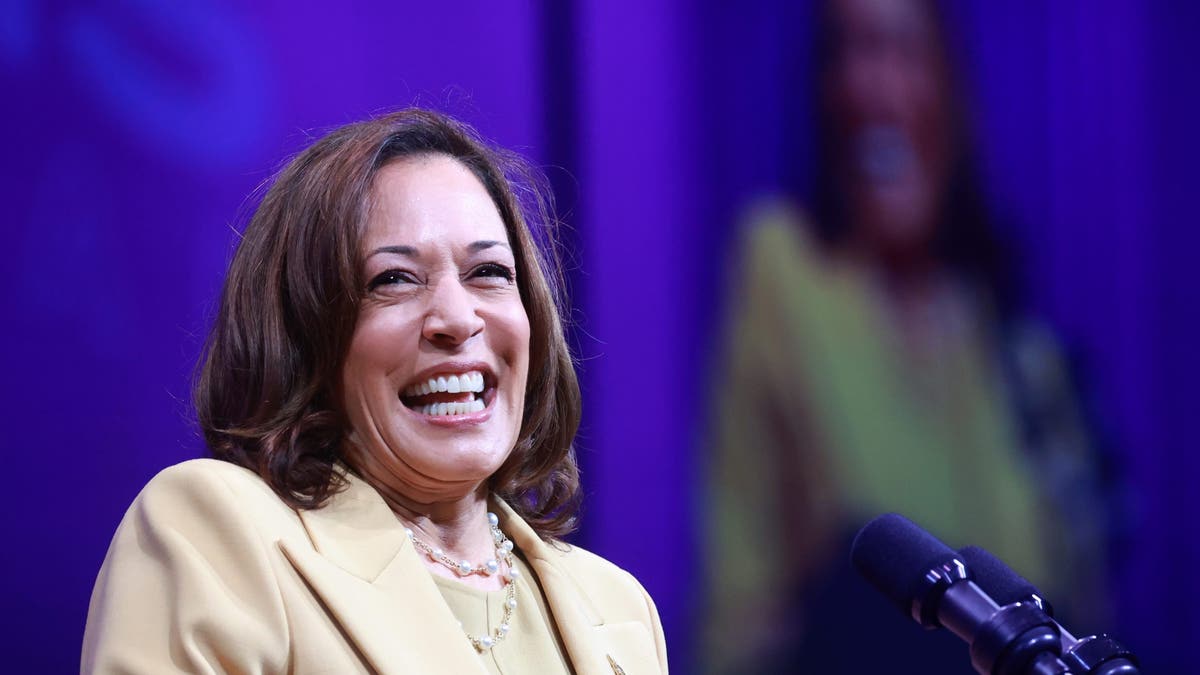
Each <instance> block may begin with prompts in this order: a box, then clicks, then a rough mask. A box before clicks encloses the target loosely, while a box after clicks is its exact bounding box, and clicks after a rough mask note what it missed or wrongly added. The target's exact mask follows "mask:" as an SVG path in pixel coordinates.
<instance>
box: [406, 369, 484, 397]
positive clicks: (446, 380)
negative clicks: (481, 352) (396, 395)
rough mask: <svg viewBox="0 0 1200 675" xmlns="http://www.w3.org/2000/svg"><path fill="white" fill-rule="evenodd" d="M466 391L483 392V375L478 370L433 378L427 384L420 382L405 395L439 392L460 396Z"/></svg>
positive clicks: (408, 389) (408, 388) (423, 394)
mask: <svg viewBox="0 0 1200 675" xmlns="http://www.w3.org/2000/svg"><path fill="white" fill-rule="evenodd" d="M464 391H466V392H472V393H476V394H477V393H479V392H481V391H483V373H481V372H479V371H478V370H472V371H470V372H467V373H462V374H461V375H443V376H441V377H432V378H429V379H428V380H426V381H425V382H418V383H417V384H414V385H411V386H409V387H407V388H405V390H404V395H405V396H425V395H426V394H436V393H439V392H448V393H451V394H458V393H462V392H464Z"/></svg>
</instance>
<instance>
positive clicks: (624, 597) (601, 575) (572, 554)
mask: <svg viewBox="0 0 1200 675" xmlns="http://www.w3.org/2000/svg"><path fill="white" fill-rule="evenodd" d="M548 546H550V547H551V548H553V549H555V550H556V551H557V552H558V565H559V568H560V569H562V570H563V571H565V572H566V573H567V574H568V575H570V576H571V578H572V579H574V580H575V582H576V584H578V585H579V586H580V587H581V589H583V590H584V591H585V592H586V593H587V594H588V595H589V596H590V597H591V599H592V601H593V602H595V603H596V604H597V605H598V606H604V605H607V606H609V609H610V610H611V609H618V608H620V609H623V610H627V609H628V608H636V609H637V610H639V611H638V612H637V613H641V612H640V610H643V609H645V608H646V607H647V605H649V606H650V607H653V603H652V602H651V601H650V594H649V593H647V592H646V589H645V588H644V587H643V586H642V584H641V582H640V581H638V580H637V578H636V577H634V576H633V574H631V573H630V572H629V571H627V570H625V569H624V568H622V567H620V566H618V565H616V564H615V563H613V562H611V561H609V560H607V559H606V558H603V557H601V556H599V555H596V554H595V553H592V552H591V551H589V550H587V549H585V548H582V547H579V546H575V545H568V544H561V543H559V544H548ZM614 605H615V606H616V607H614ZM618 613H625V612H624V611H621V612H618Z"/></svg>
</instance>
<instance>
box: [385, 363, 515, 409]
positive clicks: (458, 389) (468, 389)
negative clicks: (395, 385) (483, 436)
mask: <svg viewBox="0 0 1200 675" xmlns="http://www.w3.org/2000/svg"><path fill="white" fill-rule="evenodd" d="M495 392H496V382H495V377H494V376H491V375H490V374H485V373H483V372H482V371H479V370H470V371H467V372H463V373H439V374H437V375H434V376H431V377H428V378H422V379H421V380H419V381H417V382H414V383H412V384H409V385H408V386H407V387H405V388H404V391H403V392H401V393H400V402H401V403H403V404H404V406H405V407H407V408H408V409H409V410H412V411H414V412H417V413H420V414H422V415H428V416H430V417H451V416H458V415H472V414H474V413H478V412H482V411H483V409H484V408H486V407H487V406H488V404H490V403H491V402H492V399H493V398H495Z"/></svg>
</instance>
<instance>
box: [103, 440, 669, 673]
mask: <svg viewBox="0 0 1200 675" xmlns="http://www.w3.org/2000/svg"><path fill="white" fill-rule="evenodd" d="M349 481H350V485H349V487H348V488H347V489H346V490H345V491H343V492H341V493H339V494H338V495H336V496H335V497H333V498H332V500H331V501H330V502H329V503H328V504H327V505H326V506H324V507H323V508H321V509H318V510H313V511H296V510H294V509H292V508H290V507H288V506H287V505H286V504H284V503H283V502H282V501H280V500H279V499H278V498H277V497H276V496H275V495H274V493H272V492H271V490H270V488H268V487H267V485H266V484H265V483H264V482H263V481H262V480H260V479H259V478H258V477H257V476H255V475H254V474H253V473H251V472H250V471H247V470H246V469H243V468H241V467H237V466H234V465H232V464H228V463H226V462H219V461H216V460H204V459H202V460H193V461H190V462H184V463H183V464H180V465H177V466H174V467H171V468H169V469H167V470H165V471H163V472H162V473H160V474H159V475H158V476H157V477H155V478H154V479H153V480H152V481H151V482H150V483H149V485H147V486H146V488H145V489H144V490H143V491H142V493H141V494H140V495H138V497H137V499H136V500H135V501H134V503H133V505H132V506H131V507H130V508H129V511H128V512H127V513H126V514H125V518H124V520H123V521H122V522H121V525H120V527H119V528H118V529H117V533H116V536H115V537H114V538H113V542H112V545H111V547H110V548H109V551H108V556H107V557H106V558H105V560H104V566H103V567H102V568H101V570H100V575H99V578H98V579H97V580H96V588H95V590H94V592H93V594H92V602H91V606H90V608H89V610H88V620H87V628H86V629H85V632H84V639H83V658H82V664H81V671H82V672H84V673H176V672H190V673H295V674H297V675H301V674H305V673H362V672H379V673H454V674H456V675H458V674H466V675H473V674H483V673H485V672H486V671H485V669H484V667H483V665H482V663H481V662H480V659H479V656H478V655H477V654H476V652H475V650H474V648H473V647H472V646H471V645H470V643H469V642H468V641H467V639H466V637H465V636H464V635H463V633H462V629H461V628H460V627H459V625H458V622H457V620H456V619H455V618H454V616H453V615H452V614H451V613H450V610H449V608H448V607H447V606H446V603H445V601H444V600H443V599H442V597H441V595H440V593H439V592H438V590H437V588H436V586H435V585H434V582H433V580H432V578H431V577H430V575H429V572H428V571H427V570H426V569H425V567H424V565H423V564H422V562H421V560H420V559H419V558H418V555H417V552H416V550H415V549H414V547H413V546H412V544H411V543H410V542H409V540H408V538H407V537H406V536H405V534H404V530H403V527H402V526H401V525H400V523H399V521H397V520H396V518H395V516H394V515H393V514H392V512H391V510H390V509H389V508H388V506H387V505H386V504H385V503H384V501H383V499H382V498H381V497H380V496H379V494H378V493H377V492H376V491H375V490H374V489H373V488H371V487H370V486H369V485H367V484H366V483H364V482H363V481H361V480H360V479H358V478H355V477H353V476H349ZM497 515H499V516H500V520H501V527H503V528H504V531H505V532H507V533H508V534H509V536H510V537H511V538H512V539H513V542H514V544H516V546H517V548H518V549H520V550H521V551H522V552H523V553H524V554H525V556H526V559H527V560H528V561H529V565H530V567H531V568H532V569H533V571H534V573H535V574H536V575H537V577H538V580H539V581H540V582H541V585H542V588H543V590H544V591H545V594H546V601H547V605H548V607H549V609H550V611H551V613H552V615H553V619H554V622H555V624H556V625H557V626H558V630H559V633H560V634H561V636H562V639H563V643H564V644H565V646H566V650H567V655H568V657H569V659H570V661H571V665H572V667H573V668H574V670H575V672H576V673H578V674H579V675H613V673H615V672H621V671H623V672H624V673H626V674H627V675H639V674H641V673H666V672H667V657H666V649H665V645H664V641H663V633H662V626H661V624H660V623H659V619H658V612H657V610H656V609H655V607H654V603H653V602H652V601H651V599H650V597H649V596H648V595H647V594H646V592H645V590H644V589H643V588H642V587H641V585H640V584H639V583H638V582H637V581H636V580H635V579H634V578H633V577H632V576H631V575H630V574H629V573H628V572H625V571H623V570H621V569H620V568H618V567H616V566H615V565H613V564H612V563H609V562H607V561H605V560H603V559H601V558H599V557H598V556H595V555H593V554H591V553H588V552H587V551H584V550H583V549H580V548H578V547H569V548H568V547H565V546H564V547H562V549H561V550H560V547H559V546H551V545H548V544H546V543H545V542H543V541H542V540H541V539H540V538H538V536H537V534H536V533H534V531H533V530H532V529H531V528H530V527H529V526H528V525H527V524H526V523H525V522H524V521H523V520H521V518H520V517H518V516H517V515H516V514H515V513H513V512H512V510H511V509H508V508H507V507H502V508H501V510H500V511H498V512H497Z"/></svg>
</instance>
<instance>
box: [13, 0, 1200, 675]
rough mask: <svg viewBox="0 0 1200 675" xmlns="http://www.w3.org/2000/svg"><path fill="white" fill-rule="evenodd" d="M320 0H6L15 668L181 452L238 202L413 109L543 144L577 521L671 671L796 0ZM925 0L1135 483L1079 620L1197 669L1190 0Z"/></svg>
mask: <svg viewBox="0 0 1200 675" xmlns="http://www.w3.org/2000/svg"><path fill="white" fill-rule="evenodd" d="M328 4H329V3H318V2H310V1H308V0H289V1H288V2H282V1H278V0H273V1H260V2H253V3H252V2H240V3H239V2H226V1H220V0H203V1H201V0H178V1H176V2H170V3H159V2H153V1H152V0H137V1H134V2H128V3H122V5H123V6H122V7H120V8H115V7H103V6H101V3H96V2H84V1H82V0H80V1H69V0H60V1H56V2H44V3H34V2H31V1H30V0H7V1H6V2H5V3H4V4H3V5H0V86H2V87H3V89H2V91H3V94H4V95H3V99H4V101H5V105H4V112H3V116H4V127H3V128H4V151H5V152H4V160H3V180H2V181H0V203H3V204H4V206H5V213H4V216H3V219H2V222H3V223H4V232H3V240H2V241H3V244H4V245H5V247H6V249H7V255H6V256H5V257H4V260H5V263H6V264H5V265H4V266H3V270H2V271H0V274H2V275H3V278H4V281H5V283H3V285H2V287H0V308H2V310H3V314H2V316H3V317H4V330H3V338H0V339H3V345H2V348H0V374H2V376H3V382H4V385H5V387H4V393H3V401H2V405H0V410H3V421H4V425H3V430H4V431H3V438H4V440H3V453H4V457H5V459H6V461H8V466H9V467H10V469H11V471H10V472H9V473H8V474H7V478H8V480H7V483H8V484H9V486H10V487H9V499H8V502H9V507H8V508H7V509H5V515H4V531H3V541H4V542H5V550H4V555H3V562H2V563H0V564H2V565H3V568H2V569H3V577H2V578H3V579H4V581H5V586H4V589H3V590H4V597H5V608H6V610H5V622H6V624H7V626H6V627H5V629H4V630H3V631H0V635H3V638H2V640H3V643H2V644H3V651H4V654H5V656H6V659H5V663H6V669H11V671H12V672H70V671H73V670H76V669H77V668H78V649H79V644H80V637H81V635H82V630H83V623H84V618H85V615H86V609H87V601H88V597H89V594H90V590H91V585H92V582H93V580H94V578H95V574H96V571H97V569H98V568H99V565H100V562H101V560H102V558H103V555H104V551H105V549H106V546H107V544H108V540H109V537H110V536H111V534H112V531H113V529H114V527H115V526H116V524H117V522H118V520H119V519H120V517H121V515H122V513H123V512H124V509H125V508H126V506H127V505H128V504H129V502H130V501H131V500H132V498H133V496H134V495H135V494H136V493H137V491H138V489H139V488H140V487H141V486H142V485H143V484H144V483H145V482H146V480H148V479H149V478H150V476H152V475H153V474H154V473H156V472H157V471H158V470H160V469H161V468H163V467H165V466H167V465H169V464H172V463H175V462H178V461H181V460H183V459H187V458H190V457H194V456H197V455H199V454H201V453H202V451H203V450H202V444H201V442H200V440H199V438H198V435H197V433H196V430H195V427H194V424H193V422H192V420H191V415H190V413H189V405H188V382H189V376H190V371H191V368H192V366H193V363H194V360H195V358H196V355H197V353H198V350H199V347H200V344H201V342H202V339H203V335H204V332H205V329H206V325H207V321H208V319H209V318H210V316H211V314H212V311H213V303H214V300H215V297H216V294H217V291H218V288H219V285H220V281H221V277H222V274H223V271H224V268H225V266H226V264H227V262H228V260H229V258H230V254H231V250H232V248H231V247H232V245H233V241H234V235H233V229H232V228H234V227H237V226H239V224H240V223H241V222H242V218H243V217H244V215H245V213H246V212H247V209H249V208H250V207H251V206H252V204H253V201H252V200H250V199H247V195H250V194H251V193H252V192H253V191H254V190H255V189H256V188H257V187H258V186H259V185H260V184H261V183H262V182H263V181H264V180H266V179H267V178H268V177H269V176H270V175H271V173H272V171H273V170H274V169H275V168H276V167H278V166H279V165H280V162H281V161H282V160H283V158H285V157H286V156H288V155H290V154H291V153H293V152H295V151H297V150H298V149H299V148H301V147H303V145H304V144H305V143H306V142H307V141H308V140H309V139H311V138H312V135H313V134H314V133H319V132H320V131H321V130H323V129H327V128H329V127H331V126H335V125H338V124H341V123H344V122H348V121H352V120H357V119H360V118H362V117H365V116H367V115H370V114H372V113H375V112H379V111H382V110H387V109H390V108H394V107H398V106H403V105H407V104H410V103H414V102H417V103H422V104H425V105H430V106H433V107H437V108H440V109H442V110H446V111H448V112H451V113H452V114H455V115H458V116H460V117H463V118H465V119H467V120H468V121H470V122H472V123H473V124H475V125H477V126H478V127H479V129H480V130H481V131H482V132H483V133H484V134H485V135H487V136H488V137H490V138H493V139H494V140H496V141H497V142H498V143H500V144H502V145H504V146H507V147H510V148H515V149H517V150H520V151H522V152H524V153H525V154H527V155H529V156H530V157H531V158H533V159H534V160H535V161H537V162H539V163H541V164H543V165H544V166H546V167H547V171H548V173H549V175H550V177H551V180H552V181H553V183H554V184H555V186H556V189H557V190H558V193H559V201H560V206H561V207H562V210H563V211H564V212H565V216H566V218H567V220H568V221H569V222H570V223H571V224H572V226H573V230H572V231H571V232H570V233H569V235H568V239H569V241H568V244H569V245H570V247H571V248H572V249H573V251H574V252H575V260H576V265H575V268H574V269H573V270H572V273H571V276H572V285H573V294H574V299H575V304H576V316H577V327H576V336H575V339H576V341H577V343H578V345H579V350H580V352H581V356H582V358H583V361H582V365H581V375H582V377H583V381H584V386H585V401H586V403H585V406H586V409H585V414H586V419H585V427H584V430H583V433H582V435H581V438H580V442H579V446H580V448H581V453H582V461H583V465H584V469H585V471H586V474H585V488H586V490H587V493H588V501H587V503H586V505H585V509H586V510H585V521H584V529H583V531H582V532H581V533H580V535H579V537H578V541H579V542H580V543H582V544H584V545H586V546H588V547H590V548H592V549H594V550H596V551H597V552H599V553H601V554H603V555H605V556H607V557H609V558H610V559H612V560H613V561H615V562H617V563H618V564H620V565H622V566H624V567H626V568H627V569H629V570H631V571H632V572H633V573H634V574H635V575H637V576H638V577H639V578H640V579H641V580H642V581H643V582H644V583H645V585H646V586H647V587H648V588H649V590H650V591H651V593H652V594H653V595H654V597H655V598H656V600H657V602H658V605H659V609H660V611H661V613H662V617H663V620H664V623H665V625H666V630H667V636H668V642H669V644H670V647H671V652H672V664H673V666H674V669H675V670H676V671H677V672H682V673H686V672H690V670H691V667H690V666H689V657H688V655H689V653H690V650H691V648H692V646H693V640H692V626H693V623H694V621H695V620H696V617H695V613H696V612H697V611H699V608H698V606H697V604H696V602H695V598H696V597H697V593H698V589H697V588H696V587H695V584H696V581H697V579H698V575H697V573H696V566H697V565H698V564H699V561H698V558H697V547H696V539H697V537H699V536H701V535H702V533H703V523H699V522H697V520H696V517H695V516H694V515H693V509H692V508H691V505H692V504H694V503H695V501H696V500H698V499H701V498H702V495H700V494H698V492H697V490H696V489H695V487H694V486H695V485H696V480H695V477H696V473H697V462H696V460H697V452H698V450H697V448H698V447H699V440H700V434H701V428H702V424H701V423H702V421H703V415H702V413H701V411H702V409H703V408H702V406H703V405H704V401H705V400H706V399H707V397H706V395H705V392H704V390H703V385H704V383H705V381H706V370H707V368H708V367H709V364H710V363H711V361H712V358H713V355H712V353H711V352H712V350H711V346H712V342H713V337H714V334H715V327H716V326H717V325H719V322H720V320H721V302H720V301H721V299H722V298H723V297H726V295H727V293H728V292H727V290H726V289H725V288H724V281H725V279H726V272H727V270H728V267H729V265H730V264H731V262H732V259H733V257H734V253H733V251H732V250H731V249H730V244H731V241H732V238H731V234H732V223H733V221H734V219H735V214H736V212H737V210H738V208H739V207H740V206H741V205H743V204H744V203H745V200H746V199H748V198H750V197H752V196H753V195H754V194H757V193H759V192H760V191H762V190H765V189H771V188H772V187H775V186H778V185H779V184H781V183H782V182H783V181H784V180H785V178H786V177H788V176H790V175H792V174H793V173H795V172H796V171H800V172H803V170H804V169H803V166H800V167H797V166H796V164H797V161H796V160H797V158H796V157H794V156H789V154H788V153H787V152H786V149H788V148H795V147H797V141H796V140H795V139H796V138H800V139H801V140H800V141H798V147H800V148H801V149H803V148H804V147H805V145H804V141H803V133H798V130H800V131H801V132H802V121H803V119H804V117H803V115H802V111H804V110H805V106H806V105H807V104H808V103H809V101H808V99H807V84H806V82H805V81H804V79H803V78H800V77H798V76H797V73H798V72H803V67H802V62H803V59H802V58H800V59H799V61H798V57H803V55H804V53H805V50H806V44H805V42H806V41H807V40H808V36H809V33H808V24H807V21H808V13H809V11H810V9H809V5H808V3H795V2H788V1H784V0H778V1H775V2H771V1H764V2H757V3H742V4H741V5H740V6H738V7H736V8H735V7H734V5H733V3H727V2H718V1H716V0H710V1H705V2H683V1H682V0H676V1H670V0H646V1H644V2H638V3H620V2H613V1H612V0H583V1H580V2H559V1H557V0H542V1H540V2H533V1H531V2H507V3H496V2H494V1H493V2H467V3H446V4H445V6H444V7H438V6H437V3H420V4H419V5H417V4H410V3H395V2H391V3H383V2H379V3H366V2H355V3H344V4H345V6H344V7H342V8H339V9H336V10H334V9H331V8H328V7H326V5H328ZM951 6H952V8H953V9H954V11H953V12H952V14H953V16H954V18H955V27H956V29H957V32H958V36H959V42H960V43H961V44H960V46H961V48H962V50H961V51H962V55H963V57H964V59H965V60H964V61H963V63H962V64H961V66H962V69H963V70H964V71H965V73H966V74H967V75H969V78H970V80H971V81H972V86H971V88H970V90H971V93H972V95H973V98H974V104H975V106H974V107H975V112H976V113H977V121H978V132H979V133H978V138H979V140H980V143H981V144H982V147H983V150H984V161H985V166H984V169H985V176H986V177H987V179H988V187H989V194H990V195H991V197H992V199H993V201H994V203H995V204H997V205H998V210H999V212H1000V213H1001V214H1002V215H1003V216H1005V218H1006V222H1012V223H1015V225H1014V226H1013V229H1012V231H1011V232H1009V233H1008V234H1010V235H1011V236H1013V237H1015V238H1016V239H1017V240H1018V241H1019V242H1020V244H1021V247H1022V251H1023V253H1024V254H1025V257H1026V261H1027V264H1026V265H1025V267H1024V268H1023V270H1022V272H1023V274H1024V276H1025V277H1026V278H1027V280H1028V281H1029V282H1030V284H1031V285H1032V287H1033V288H1034V289H1035V293H1034V301H1035V302H1036V304H1037V307H1038V308H1039V309H1040V310H1041V311H1042V312H1043V313H1044V314H1045V316H1046V317H1048V319H1050V320H1051V322H1052V323H1053V325H1054V326H1055V327H1056V328H1058V329H1059V331H1060V332H1061V334H1062V335H1063V336H1064V338H1065V339H1066V340H1067V342H1068V344H1069V345H1070V346H1071V347H1072V348H1073V349H1074V350H1075V351H1076V353H1078V354H1080V355H1081V357H1082V359H1083V363H1084V365H1085V367H1086V371H1085V372H1086V373H1087V375H1088V379H1087V383H1088V390H1087V391H1088V394H1089V397H1090V398H1091V399H1092V400H1093V402H1094V404H1095V406H1096V410H1098V411H1099V413H1100V414H1099V416H1098V419H1099V420H1100V422H1101V423H1102V424H1103V427H1104V431H1105V432H1106V434H1107V435H1108V436H1109V437H1110V438H1111V439H1113V441H1114V447H1115V448H1116V450H1117V452H1118V455H1119V457H1120V459H1121V462H1122V464H1121V465H1122V467H1123V472H1124V477H1125V478H1126V481H1127V484H1128V494H1123V495H1117V496H1115V497H1116V498H1120V499H1122V500H1125V502H1126V503H1127V504H1128V514H1129V529H1128V533H1129V534H1128V537H1127V538H1126V539H1125V540H1124V541H1122V542H1121V546H1120V548H1121V550H1122V551H1123V558H1122V559H1121V560H1122V565H1121V567H1120V568H1119V573H1118V578H1117V579H1116V580H1115V583H1114V591H1113V592H1114V594H1115V595H1116V597H1117V599H1118V607H1119V609H1120V615H1119V617H1118V621H1117V624H1116V625H1113V626H1080V627H1078V628H1079V629H1081V630H1084V631H1094V630H1101V629H1108V630H1109V631H1110V632H1112V633H1114V634H1116V635H1117V636H1118V637H1120V638H1121V639H1122V640H1123V641H1125V642H1126V643H1127V644H1129V645H1131V646H1132V647H1133V648H1134V649H1135V651H1137V652H1138V653H1139V654H1140V655H1141V656H1142V657H1143V660H1144V661H1145V662H1146V664H1147V666H1148V668H1147V670H1148V671H1151V670H1152V671H1153V672H1159V673H1172V672H1179V673H1182V672H1194V669H1195V667H1194V666H1192V667H1185V661H1184V656H1185V650H1186V644H1187V643H1188V642H1189V640H1190V639H1191V638H1194V637H1195V636H1196V635H1200V610H1197V609H1196V607H1198V606H1200V582H1198V581H1197V577H1196V575H1195V574H1194V571H1195V570H1197V569H1200V536H1197V535H1198V533H1200V490H1197V489H1195V487H1194V485H1195V482H1196V480H1197V478H1200V452H1197V450H1198V449H1200V445H1198V444H1197V436H1198V434H1197V431H1196V425H1195V419H1196V416H1197V412H1198V409H1197V405H1196V404H1197V401H1198V397H1197V396H1196V393H1195V388H1196V386H1197V383H1198V382H1200V357H1198V356H1197V352H1196V347H1195V345H1197V344H1200V316H1197V310H1196V306H1197V303H1196V300H1195V297H1196V290H1197V286H1198V285H1197V283H1196V281H1195V279H1194V270H1195V268H1196V266H1197V261H1196V250H1197V249H1196V244H1197V243H1198V242H1200V234H1198V233H1197V227H1196V226H1197V218H1196V217H1195V211H1194V207H1193V201H1194V196H1193V195H1194V194H1195V193H1196V191H1195V188H1194V186H1193V183H1194V182H1195V180H1196V178H1197V174H1198V173H1200V172H1197V171H1196V168H1195V165H1196V162H1197V157H1200V144H1198V143H1197V139H1198V137H1200V134H1198V133H1197V132H1196V128H1195V127H1196V120H1198V119H1200V92H1198V91H1197V84H1196V83H1197V82H1200V77H1197V74H1196V72H1195V63H1196V60H1197V59H1196V57H1197V55H1198V50H1197V47H1196V42H1195V41H1196V36H1197V35H1200V10H1198V9H1197V6H1196V5H1195V4H1193V3H1189V2H1165V1H1164V2H1155V3H1147V2H1141V1H1139V0H1055V1H1054V2H1032V1H1028V0H1014V1H1013V2H1006V3H996V2H985V1H983V0H979V1H977V2H967V1H966V0H957V1H956V2H952V3H951ZM798 62H799V63H800V64H801V65H800V66H798V65H797V64H798ZM732 293H734V294H736V289H733V290H732ZM964 543H965V542H964Z"/></svg>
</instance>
